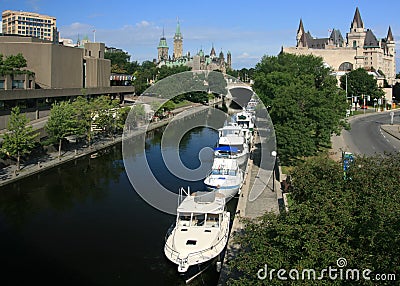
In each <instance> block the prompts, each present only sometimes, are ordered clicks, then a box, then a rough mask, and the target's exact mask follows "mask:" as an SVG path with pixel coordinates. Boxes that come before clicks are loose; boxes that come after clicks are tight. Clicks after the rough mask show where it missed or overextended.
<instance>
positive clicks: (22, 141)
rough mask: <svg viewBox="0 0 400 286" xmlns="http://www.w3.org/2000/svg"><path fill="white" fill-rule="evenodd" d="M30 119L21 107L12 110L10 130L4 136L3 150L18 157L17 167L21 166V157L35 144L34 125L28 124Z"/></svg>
mask: <svg viewBox="0 0 400 286" xmlns="http://www.w3.org/2000/svg"><path fill="white" fill-rule="evenodd" d="M28 123H29V120H28V119H27V118H26V116H25V115H24V114H21V112H20V109H19V107H14V108H13V109H12V110H11V116H10V121H9V123H8V129H7V130H8V131H7V133H6V134H5V135H4V137H3V140H4V141H3V145H2V152H3V153H6V154H7V155H8V156H12V157H16V159H17V169H18V170H19V168H20V164H19V163H20V157H21V156H23V155H25V154H28V153H29V152H30V151H31V150H32V149H33V147H34V146H35V138H36V137H37V135H38V134H37V133H34V131H33V128H32V126H27V124H28Z"/></svg>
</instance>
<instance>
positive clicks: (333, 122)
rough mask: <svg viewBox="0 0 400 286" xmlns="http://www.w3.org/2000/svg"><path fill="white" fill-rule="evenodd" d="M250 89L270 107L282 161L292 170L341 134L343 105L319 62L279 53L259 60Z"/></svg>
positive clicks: (344, 102)
mask: <svg viewBox="0 0 400 286" xmlns="http://www.w3.org/2000/svg"><path fill="white" fill-rule="evenodd" d="M254 81H255V82H254V85H253V88H254V90H255V91H256V93H257V94H258V95H259V97H260V99H261V100H262V101H263V103H264V105H265V106H267V107H268V108H269V110H268V111H269V114H270V116H271V119H272V122H273V123H274V128H275V131H276V135H277V147H278V153H279V154H280V155H279V157H280V159H281V161H282V162H283V163H284V164H286V165H292V164H294V163H296V161H298V160H301V159H302V158H303V157H304V156H310V155H313V154H315V153H316V152H318V151H320V150H321V149H322V148H325V147H327V146H329V144H330V136H331V134H333V133H339V132H340V126H341V120H342V118H344V116H345V112H346V108H347V104H346V97H345V94H344V92H343V91H342V90H341V89H339V88H338V87H337V86H336V84H337V82H336V79H335V78H334V77H333V76H332V75H330V70H329V69H328V68H325V67H324V66H323V62H322V59H321V58H318V57H314V56H312V55H307V56H296V55H292V54H285V53H281V54H279V55H278V56H276V57H269V56H264V57H263V59H262V61H261V62H260V63H258V64H257V66H256V68H255V72H254Z"/></svg>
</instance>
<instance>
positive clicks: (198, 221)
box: [192, 214, 206, 226]
mask: <svg viewBox="0 0 400 286" xmlns="http://www.w3.org/2000/svg"><path fill="white" fill-rule="evenodd" d="M205 219H206V215H205V214H193V219H192V226H203V225H204V221H205Z"/></svg>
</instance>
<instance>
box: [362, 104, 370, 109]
mask: <svg viewBox="0 0 400 286" xmlns="http://www.w3.org/2000/svg"><path fill="white" fill-rule="evenodd" d="M360 108H361V109H368V106H366V105H362V106H361V107H360Z"/></svg>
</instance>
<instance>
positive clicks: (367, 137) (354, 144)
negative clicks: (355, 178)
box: [331, 110, 400, 160]
mask: <svg viewBox="0 0 400 286" xmlns="http://www.w3.org/2000/svg"><path fill="white" fill-rule="evenodd" d="M393 119H394V120H393V123H394V125H399V124H400V110H396V111H394V118H393ZM349 122H350V124H351V130H349V131H346V130H343V131H342V133H341V135H340V136H333V137H332V152H331V155H332V157H333V158H334V159H336V160H339V159H340V156H341V151H349V152H352V153H354V154H361V155H367V156H372V155H374V154H384V153H385V152H386V153H394V152H398V151H400V140H398V139H396V138H395V137H393V136H390V135H389V134H387V133H386V132H385V131H384V130H382V129H381V127H382V126H386V125H390V111H385V112H377V113H371V114H367V115H356V116H354V117H351V118H350V119H349Z"/></svg>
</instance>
